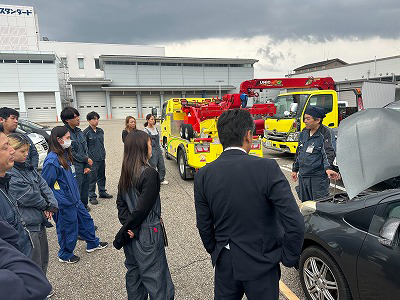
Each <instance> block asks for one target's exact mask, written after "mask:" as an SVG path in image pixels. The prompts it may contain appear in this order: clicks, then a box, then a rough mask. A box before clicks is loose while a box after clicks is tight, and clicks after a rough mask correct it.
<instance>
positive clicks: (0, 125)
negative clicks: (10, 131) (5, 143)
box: [0, 123, 4, 133]
mask: <svg viewBox="0 0 400 300" xmlns="http://www.w3.org/2000/svg"><path fill="white" fill-rule="evenodd" d="M0 132H2V133H4V126H3V124H2V123H0Z"/></svg>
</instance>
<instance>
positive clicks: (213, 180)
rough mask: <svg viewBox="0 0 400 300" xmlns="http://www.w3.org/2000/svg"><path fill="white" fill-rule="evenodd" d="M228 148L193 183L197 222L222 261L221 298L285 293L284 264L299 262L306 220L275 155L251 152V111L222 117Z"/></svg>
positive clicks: (218, 270)
mask: <svg viewBox="0 0 400 300" xmlns="http://www.w3.org/2000/svg"><path fill="white" fill-rule="evenodd" d="M217 129H218V135H219V139H220V141H221V144H222V146H223V147H224V152H223V153H222V154H221V156H220V157H218V158H217V159H216V160H215V161H214V162H212V163H210V164H208V165H206V166H205V167H203V168H201V169H200V170H199V171H198V172H197V174H196V176H195V181H194V197H195V206H196V217H197V228H198V230H199V233H200V236H201V239H202V241H203V244H204V247H205V249H206V250H207V252H208V253H210V254H211V259H212V264H213V266H214V267H215V288H214V296H215V299H217V300H218V299H232V300H233V299H242V297H243V294H246V296H247V298H248V299H249V300H253V299H254V300H260V299H268V300H270V299H278V297H279V278H280V267H279V263H280V262H282V263H283V265H285V266H287V267H293V266H295V265H296V263H297V261H298V259H299V256H300V251H301V248H302V244H303V237H304V220H303V217H302V215H301V213H300V211H299V208H298V206H297V204H296V201H295V199H294V197H293V194H292V192H291V189H290V186H289V183H288V181H287V180H286V178H285V176H284V175H283V173H282V171H281V170H280V168H279V166H278V164H277V163H276V161H275V160H272V159H266V158H259V157H255V156H251V155H248V153H249V151H250V149H251V145H252V141H253V138H252V136H253V130H254V122H253V119H252V117H251V115H250V113H249V112H248V111H245V110H229V111H226V112H224V113H223V114H222V115H221V116H220V118H219V119H218V124H217Z"/></svg>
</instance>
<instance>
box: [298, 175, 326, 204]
mask: <svg viewBox="0 0 400 300" xmlns="http://www.w3.org/2000/svg"><path fill="white" fill-rule="evenodd" d="M329 184H330V181H329V178H328V175H326V174H323V175H322V176H301V175H299V185H298V187H296V191H297V194H298V196H299V198H300V200H301V202H304V201H309V200H317V199H320V198H324V197H327V196H329Z"/></svg>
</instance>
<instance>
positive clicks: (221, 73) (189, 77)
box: [104, 62, 254, 92]
mask: <svg viewBox="0 0 400 300" xmlns="http://www.w3.org/2000/svg"><path fill="white" fill-rule="evenodd" d="M104 73H105V78H106V79H111V80H112V84H111V85H110V86H123V87H127V86H183V87H184V86H202V85H207V86H215V87H216V89H218V85H219V84H220V85H222V86H223V85H234V86H236V87H237V88H236V90H234V91H232V92H238V91H239V87H240V83H241V82H243V81H244V80H248V79H253V77H254V68H253V67H228V66H226V67H205V66H204V65H203V66H201V67H191V66H184V64H181V65H178V66H165V65H162V64H158V65H156V66H154V65H120V64H109V63H107V62H106V63H105V64H104ZM220 80H222V81H223V82H218V81H220Z"/></svg>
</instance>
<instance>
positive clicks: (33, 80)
mask: <svg viewBox="0 0 400 300" xmlns="http://www.w3.org/2000/svg"><path fill="white" fill-rule="evenodd" d="M54 91H60V88H59V84H58V77H57V68H56V64H54V63H53V64H36V63H35V64H33V63H26V64H25V63H0V92H54Z"/></svg>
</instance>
